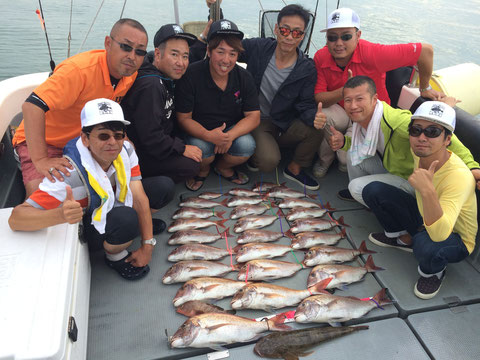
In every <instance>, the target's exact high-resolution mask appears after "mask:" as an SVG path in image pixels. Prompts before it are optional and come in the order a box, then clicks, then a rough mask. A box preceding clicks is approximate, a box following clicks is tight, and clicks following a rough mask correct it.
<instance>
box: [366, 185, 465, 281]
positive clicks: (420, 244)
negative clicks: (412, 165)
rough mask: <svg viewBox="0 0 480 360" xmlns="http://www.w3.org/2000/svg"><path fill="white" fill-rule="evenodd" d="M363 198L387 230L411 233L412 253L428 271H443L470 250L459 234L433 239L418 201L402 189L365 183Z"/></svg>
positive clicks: (433, 272) (431, 272)
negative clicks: (419, 209) (440, 239)
mask: <svg viewBox="0 0 480 360" xmlns="http://www.w3.org/2000/svg"><path fill="white" fill-rule="evenodd" d="M362 197H363V200H364V201H365V203H366V204H367V206H368V207H369V208H370V209H371V210H372V211H373V213H374V214H375V216H376V217H377V219H378V221H379V222H380V224H382V226H383V228H384V229H385V231H386V232H389V233H395V232H401V231H404V230H406V231H407V232H408V233H409V234H410V235H411V236H412V241H413V243H412V247H413V254H414V255H415V258H416V259H417V260H418V263H419V266H420V270H422V271H423V272H424V273H425V274H435V273H438V272H440V271H442V270H443V269H444V268H445V267H446V266H447V264H448V263H454V262H459V261H462V260H463V259H465V258H466V257H467V256H468V254H469V253H468V250H467V248H466V247H465V244H464V243H463V241H462V239H461V238H460V236H459V235H458V234H457V233H451V234H450V236H449V237H448V238H446V239H445V240H443V241H440V242H435V241H432V239H431V238H430V236H429V235H428V232H427V231H426V230H425V228H424V226H423V219H422V216H421V215H420V212H419V211H418V206H417V200H416V199H415V197H414V196H412V195H411V194H409V193H407V192H405V191H403V190H400V189H399V188H397V187H395V186H392V185H388V184H385V183H382V182H379V181H373V182H371V183H370V184H368V185H366V186H365V187H364V188H363V191H362Z"/></svg>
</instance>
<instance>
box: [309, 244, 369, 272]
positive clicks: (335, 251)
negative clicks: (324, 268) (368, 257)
mask: <svg viewBox="0 0 480 360" xmlns="http://www.w3.org/2000/svg"><path fill="white" fill-rule="evenodd" d="M374 253H375V251H372V250H368V249H367V245H366V244H365V241H362V243H361V244H360V247H359V248H358V250H357V249H344V248H339V247H333V246H314V247H312V248H310V249H309V250H308V251H307V253H306V254H305V258H304V259H303V263H304V264H305V265H306V266H315V265H320V264H338V263H343V262H347V261H352V260H353V259H355V258H356V257H357V256H358V255H361V254H374Z"/></svg>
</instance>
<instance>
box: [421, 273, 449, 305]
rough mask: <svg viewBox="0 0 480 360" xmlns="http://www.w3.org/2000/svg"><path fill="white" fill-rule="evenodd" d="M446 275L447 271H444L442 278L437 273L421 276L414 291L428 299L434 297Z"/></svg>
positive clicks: (422, 297)
mask: <svg viewBox="0 0 480 360" xmlns="http://www.w3.org/2000/svg"><path fill="white" fill-rule="evenodd" d="M444 277H445V271H444V272H443V273H442V276H441V277H440V279H439V278H438V277H437V275H432V276H429V277H424V276H420V277H419V278H418V280H417V283H416V284H415V286H414V288H413V293H414V294H415V295H417V297H419V298H420V299H424V300H428V299H431V298H433V297H434V296H435V295H437V293H438V291H439V290H440V287H441V286H442V280H443V278H444Z"/></svg>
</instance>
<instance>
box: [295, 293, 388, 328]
mask: <svg viewBox="0 0 480 360" xmlns="http://www.w3.org/2000/svg"><path fill="white" fill-rule="evenodd" d="M387 304H391V300H390V299H389V298H388V297H387V296H386V294H385V289H382V290H380V291H379V292H378V293H377V294H376V295H375V296H374V297H373V298H371V299H370V298H367V299H357V298H354V297H343V296H336V295H327V294H321V295H315V296H311V297H309V298H306V299H305V300H303V301H302V303H301V304H300V305H298V307H297V310H296V312H295V321H296V322H299V323H307V322H321V323H329V324H331V325H334V326H336V325H338V323H339V322H344V321H348V320H351V319H358V318H360V317H362V316H363V315H365V314H366V313H368V312H369V311H370V310H373V309H375V308H376V307H378V306H383V305H387Z"/></svg>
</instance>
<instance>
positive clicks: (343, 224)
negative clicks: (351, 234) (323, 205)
mask: <svg viewBox="0 0 480 360" xmlns="http://www.w3.org/2000/svg"><path fill="white" fill-rule="evenodd" d="M337 225H342V226H347V227H350V225H348V224H345V221H344V219H343V216H340V219H338V222H337Z"/></svg>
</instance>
